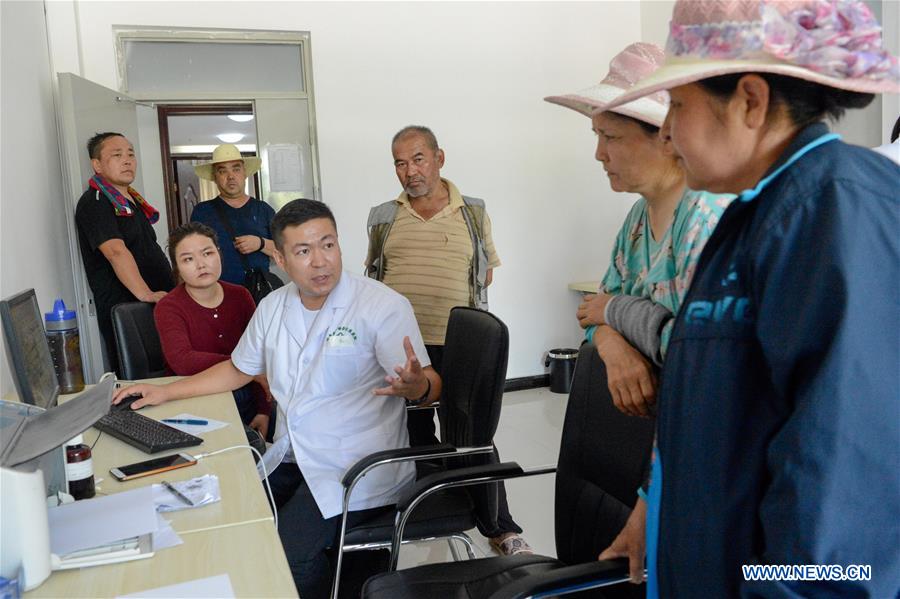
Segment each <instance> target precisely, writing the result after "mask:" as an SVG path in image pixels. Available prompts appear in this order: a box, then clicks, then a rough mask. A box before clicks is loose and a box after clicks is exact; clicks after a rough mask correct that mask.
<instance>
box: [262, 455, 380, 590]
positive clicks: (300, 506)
mask: <svg viewBox="0 0 900 599" xmlns="http://www.w3.org/2000/svg"><path fill="white" fill-rule="evenodd" d="M269 484H270V485H271V486H272V495H273V496H274V499H275V506H276V508H277V509H278V536H279V537H280V538H281V545H282V546H283V547H284V553H285V555H286V556H287V561H288V565H289V566H290V568H291V574H292V575H293V577H294V584H295V585H296V586H297V593H298V594H299V595H300V597H302V598H303V599H327V597H328V596H329V595H330V594H331V583H332V577H333V575H334V564H335V558H336V547H337V540H338V539H337V536H338V534H339V533H340V529H341V517H340V515H338V516H333V517H331V518H322V513H321V512H320V511H319V506H318V505H317V504H316V500H315V499H314V498H313V496H312V492H311V491H310V490H309V487H308V486H307V484H306V481H305V480H303V474H302V473H301V472H300V469H299V468H298V467H297V465H296V464H291V463H288V462H283V463H282V464H281V465H279V466H278V467H277V468H276V469H275V471H274V472H272V474H270V475H269ZM390 509H391V506H387V507H379V508H372V509H368V510H359V511H355V512H350V513H349V514H348V515H347V523H348V526H355V525H356V524H358V523H360V522H362V521H364V520H367V519H369V518H372V517H374V516H376V515H378V514H379V513H380V512H383V511H386V510H390ZM387 566H388V552H387V551H386V550H382V551H358V552H352V553H348V554H345V555H344V565H343V566H342V568H341V570H342V572H343V576H341V587H340V596H341V597H348V598H349V597H359V595H360V590H361V589H362V584H363V582H365V581H366V580H367V579H368V578H370V577H371V576H374V575H375V574H378V573H379V572H384V571H386V570H387Z"/></svg>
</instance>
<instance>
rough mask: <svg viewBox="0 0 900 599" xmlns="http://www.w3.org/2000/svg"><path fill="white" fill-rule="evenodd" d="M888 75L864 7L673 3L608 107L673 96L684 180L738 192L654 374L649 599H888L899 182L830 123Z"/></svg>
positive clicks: (899, 352) (639, 525)
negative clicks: (637, 68)
mask: <svg viewBox="0 0 900 599" xmlns="http://www.w3.org/2000/svg"><path fill="white" fill-rule="evenodd" d="M898 79H900V76H898V62H897V58H896V57H894V56H892V55H891V54H889V53H888V52H886V51H885V50H883V49H882V47H881V29H880V27H879V25H878V23H877V22H876V21H875V19H874V17H873V16H872V14H871V12H870V11H869V9H868V7H867V6H866V5H865V4H864V3H862V2H857V1H849V0H847V1H834V0H829V1H826V0H816V1H805V2H762V1H749V0H744V1H740V2H722V1H715V2H714V1H706V0H681V1H679V2H678V3H677V4H676V6H675V10H674V13H673V18H672V22H671V27H670V36H669V41H668V46H667V57H666V62H665V64H663V66H662V67H660V68H659V69H658V70H656V71H655V72H654V73H653V74H651V75H650V76H648V77H647V78H646V79H644V80H642V81H641V82H640V83H639V84H637V85H635V86H634V87H633V88H632V89H631V90H630V91H629V92H628V93H626V94H624V95H622V96H621V97H619V98H618V99H616V100H614V101H613V102H612V104H611V105H610V108H611V109H614V108H615V107H616V106H618V105H619V104H624V103H628V102H632V101H634V100H636V99H638V98H641V97H644V96H645V95H647V94H651V93H657V92H659V91H662V90H668V91H669V94H670V97H671V107H670V110H669V113H668V116H667V118H666V122H665V125H664V127H663V134H664V135H669V136H671V140H672V145H673V148H674V151H675V153H676V155H677V157H678V160H679V162H680V164H681V165H682V166H683V168H684V171H685V174H686V177H687V183H688V185H689V186H690V187H692V188H694V189H705V190H709V191H714V192H720V193H736V194H738V199H737V200H735V201H734V202H733V203H732V204H731V205H730V206H729V207H728V209H727V210H726V211H725V213H724V214H723V216H722V219H721V220H720V222H719V224H718V226H717V228H716V230H715V231H714V232H713V234H712V236H711V238H710V239H709V241H708V243H707V244H706V247H705V249H704V251H703V254H702V256H701V257H700V261H699V263H698V265H697V270H696V272H695V274H694V279H693V283H692V285H691V288H690V290H689V291H688V293H687V296H686V297H685V298H684V303H683V306H682V308H681V310H680V312H679V314H678V317H677V318H676V322H675V325H674V329H673V330H672V335H671V340H670V344H669V350H668V354H667V357H666V362H665V366H664V368H663V372H662V377H661V379H662V382H661V387H660V392H659V398H658V420H657V441H658V446H657V447H658V451H657V452H655V459H654V461H653V471H652V475H651V478H652V482H651V486H650V492H649V498H648V500H647V512H646V543H647V570H648V573H647V576H648V589H647V591H648V592H647V596H648V597H658V596H662V597H691V596H704V597H726V596H744V597H750V596H753V597H761V596H766V597H800V596H803V597H808V596H829V597H833V596H869V597H895V596H898V591H900V543H898V542H897V541H898V539H900V518H898V514H900V475H898V470H897V465H898V464H900V368H898V364H900V341H898V336H897V331H898V330H900V308H898V302H897V281H898V280H900V235H898V231H900V193H898V182H900V167H898V166H897V165H896V164H894V163H893V162H891V161H890V160H888V159H887V158H885V157H883V156H881V155H878V154H877V153H875V152H872V151H870V150H868V149H864V148H860V147H855V146H850V145H847V144H845V143H843V142H841V141H840V139H839V136H837V135H834V134H832V133H830V132H829V130H828V127H827V126H826V125H825V123H824V122H822V121H823V120H824V119H825V118H826V117H829V118H832V119H837V118H839V117H840V115H841V114H842V113H843V112H844V111H845V110H846V109H852V108H860V107H864V106H866V105H867V104H868V103H870V102H871V100H872V98H873V97H874V96H873V94H876V93H885V92H894V93H897V92H898V91H900V83H898ZM643 534H644V521H643V519H642V517H641V514H640V513H639V512H638V510H635V512H634V513H633V515H632V518H631V519H629V522H628V523H627V524H626V526H625V528H624V529H623V532H622V534H621V535H620V536H619V538H617V539H616V541H615V542H614V543H613V545H612V546H611V548H610V549H609V550H607V551H605V552H604V553H603V554H602V555H601V557H603V558H607V557H614V556H626V555H627V556H629V557H630V558H631V560H632V561H636V559H635V558H636V557H637V554H638V553H639V549H640V547H642V546H643V539H642V537H643ZM768 566H786V568H780V569H774V568H773V569H768ZM807 566H809V567H808V568H807ZM815 566H820V567H819V568H815ZM822 566H825V567H822ZM860 566H861V567H860ZM763 567H766V568H763Z"/></svg>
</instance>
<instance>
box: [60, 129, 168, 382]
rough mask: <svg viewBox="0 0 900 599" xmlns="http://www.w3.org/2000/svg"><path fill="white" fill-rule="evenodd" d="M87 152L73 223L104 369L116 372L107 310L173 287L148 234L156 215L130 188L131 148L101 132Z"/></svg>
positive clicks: (117, 137) (159, 251)
mask: <svg viewBox="0 0 900 599" xmlns="http://www.w3.org/2000/svg"><path fill="white" fill-rule="evenodd" d="M87 148H88V153H89V154H90V156H91V166H93V168H94V173H95V175H94V176H93V177H91V180H90V181H89V182H88V189H87V191H85V192H84V194H83V195H82V196H81V199H80V200H78V206H77V208H76V209H75V222H76V224H77V226H78V242H79V246H80V247H81V258H82V261H83V262H84V270H85V272H86V273H87V278H88V283H89V284H90V286H91V291H92V292H93V294H94V302H95V304H96V307H97V324H98V325H99V327H100V333H101V334H102V335H103V339H104V341H105V343H106V354H107V357H108V358H109V363H110V366H111V368H112V369H113V370H116V371H118V358H117V353H116V344H115V338H114V337H113V330H112V320H111V319H110V311H111V310H112V307H113V306H115V305H116V304H119V303H122V302H135V301H142V302H157V301H159V299H160V298H162V297H163V296H164V295H165V294H166V292H167V291H170V290H171V289H172V287H173V286H174V281H173V278H172V269H171V267H170V266H169V262H168V260H166V256H165V254H164V253H163V251H162V249H161V248H160V247H159V245H157V243H156V234H155V233H154V232H153V226H152V225H153V223H155V222H156V221H157V220H159V212H158V211H157V210H156V209H155V208H153V207H152V206H151V205H150V204H148V203H147V202H146V201H145V200H144V198H143V197H141V195H140V194H139V193H138V192H137V190H135V189H134V188H132V187H131V183H132V182H133V181H134V177H135V173H136V172H137V158H136V157H135V154H134V146H132V145H131V143H130V142H129V141H128V140H127V139H125V136H123V135H122V134H121V133H113V132H107V133H98V134H97V135H95V136H94V137H92V138H91V139H90V141H88V145H87ZM120 374H121V373H120Z"/></svg>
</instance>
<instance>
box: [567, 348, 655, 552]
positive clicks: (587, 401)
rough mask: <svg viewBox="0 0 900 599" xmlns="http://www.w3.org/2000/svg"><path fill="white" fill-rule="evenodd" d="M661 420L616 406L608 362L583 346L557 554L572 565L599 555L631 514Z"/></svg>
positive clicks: (572, 398) (572, 401) (572, 402)
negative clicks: (655, 430) (654, 434)
mask: <svg viewBox="0 0 900 599" xmlns="http://www.w3.org/2000/svg"><path fill="white" fill-rule="evenodd" d="M654 425H655V421H654V420H652V419H648V418H638V417H635V416H626V415H625V414H623V413H621V412H620V411H619V410H617V409H616V407H615V406H614V405H613V403H612V397H611V396H610V394H609V389H608V387H607V380H606V367H605V366H604V364H603V361H602V360H601V359H600V357H599V356H598V355H597V350H596V349H595V348H594V347H593V346H592V345H591V344H589V343H586V344H584V345H583V346H582V347H581V351H580V352H579V355H578V362H577V363H576V365H575V375H574V377H573V380H572V390H571V393H570V394H569V404H568V407H567V408H566V418H565V423H564V424H563V434H562V443H561V447H560V451H559V463H558V469H557V473H556V509H555V520H556V522H555V530H556V553H557V557H559V559H560V560H562V561H563V562H566V563H567V564H578V563H584V562H588V561H593V560H596V559H597V555H598V554H599V553H600V552H601V551H602V550H603V549H606V547H608V546H609V544H610V543H611V542H612V541H613V539H615V537H616V535H618V534H619V532H620V531H621V530H622V526H623V525H624V524H625V521H626V520H627V519H628V516H629V515H630V514H631V509H632V508H633V507H634V503H635V500H636V499H637V495H636V492H637V489H638V487H639V486H641V483H642V482H643V480H644V477H645V476H646V473H647V472H648V470H649V466H650V453H651V450H652V447H653V433H654Z"/></svg>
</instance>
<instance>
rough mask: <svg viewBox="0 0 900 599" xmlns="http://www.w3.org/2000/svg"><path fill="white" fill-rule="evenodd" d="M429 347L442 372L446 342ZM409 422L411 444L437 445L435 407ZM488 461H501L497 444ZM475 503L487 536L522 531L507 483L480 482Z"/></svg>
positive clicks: (481, 529) (412, 414)
mask: <svg viewBox="0 0 900 599" xmlns="http://www.w3.org/2000/svg"><path fill="white" fill-rule="evenodd" d="M425 350H426V351H427V352H428V357H429V358H430V359H431V366H432V368H434V369H435V371H436V372H437V373H438V374H442V365H443V361H444V346H443V345H426V346H425ZM406 426H407V429H408V430H409V446H410V447H420V446H422V445H435V444H437V443H438V439H437V437H436V436H435V425H434V410H410V411H408V412H407V413H406ZM484 458H485V462H486V463H488V464H499V463H500V454H499V453H497V448H496V447H495V448H494V453H493V454H492V455H488V456H484ZM469 492H470V494H471V496H472V500H473V501H474V503H475V523H476V524H477V525H478V532H480V533H481V534H482V535H483V536H485V537H487V538H493V537H499V536H500V535H502V534H506V533H510V532H515V533H520V532H522V529H521V527H519V525H518V524H516V523H515V521H513V519H512V514H510V513H509V503H508V502H507V500H506V486H505V485H504V484H503V483H496V484H490V485H479V486H477V487H473V488H472V489H470V490H469ZM494 493H496V506H497V512H496V513H492V512H493V510H492V509H491V506H492V504H493V503H494V502H493V501H491V499H493V497H492V496H493V494H494Z"/></svg>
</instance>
